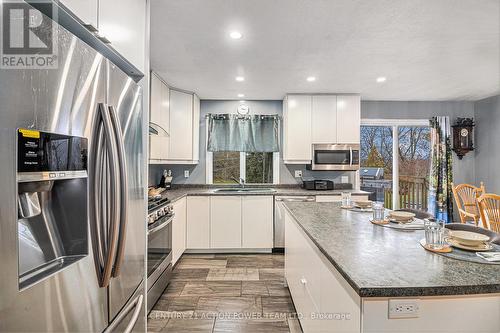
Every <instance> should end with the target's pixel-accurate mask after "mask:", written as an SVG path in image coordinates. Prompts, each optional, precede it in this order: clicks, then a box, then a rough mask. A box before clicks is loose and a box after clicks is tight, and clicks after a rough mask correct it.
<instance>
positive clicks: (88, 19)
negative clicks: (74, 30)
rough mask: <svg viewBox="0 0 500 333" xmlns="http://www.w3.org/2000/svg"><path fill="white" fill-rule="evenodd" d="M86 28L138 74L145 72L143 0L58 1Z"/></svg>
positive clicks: (144, 14) (145, 3) (145, 7)
mask: <svg viewBox="0 0 500 333" xmlns="http://www.w3.org/2000/svg"><path fill="white" fill-rule="evenodd" d="M60 1H61V2H62V3H63V5H65V6H66V7H67V8H68V9H69V10H70V11H71V12H72V13H73V14H74V15H75V16H77V17H78V18H79V19H80V21H82V22H83V24H85V25H89V26H92V28H91V29H92V30H93V29H97V32H96V34H97V35H98V36H100V37H104V38H106V39H107V40H109V41H110V42H111V47H113V48H114V49H115V50H116V51H118V53H120V54H121V55H122V56H123V57H124V58H125V59H127V60H128V61H129V62H130V63H131V64H133V65H134V66H135V67H137V69H139V70H140V71H141V72H143V73H144V72H145V69H146V16H147V2H146V1H144V0H60Z"/></svg>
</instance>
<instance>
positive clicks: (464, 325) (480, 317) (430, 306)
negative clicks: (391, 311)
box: [363, 294, 500, 333]
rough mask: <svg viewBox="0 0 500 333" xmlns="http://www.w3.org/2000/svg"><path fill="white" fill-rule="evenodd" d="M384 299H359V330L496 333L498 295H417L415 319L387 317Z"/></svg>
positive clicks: (375, 332)
mask: <svg viewBox="0 0 500 333" xmlns="http://www.w3.org/2000/svg"><path fill="white" fill-rule="evenodd" d="M412 299H415V298H412ZM388 302H389V299H387V298H382V299H381V298H379V299H370V298H364V299H363V332H366V333H378V332H411V333H417V332H418V333H420V332H440V333H445V332H446V333H452V332H453V333H456V332H468V333H479V332H481V333H498V332H500V295H499V294H491V295H470V296H467V295H465V296H434V297H421V298H419V299H418V304H419V316H418V318H404V319H389V318H388V314H387V311H388V308H389V306H388Z"/></svg>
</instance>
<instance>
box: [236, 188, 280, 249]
mask: <svg viewBox="0 0 500 333" xmlns="http://www.w3.org/2000/svg"><path fill="white" fill-rule="evenodd" d="M273 203H274V200H273V197H272V196H260V195H256V196H243V197H242V200H241V207H242V221H241V229H242V230H241V236H242V239H241V242H242V247H243V248H248V249H271V248H272V247H273Z"/></svg>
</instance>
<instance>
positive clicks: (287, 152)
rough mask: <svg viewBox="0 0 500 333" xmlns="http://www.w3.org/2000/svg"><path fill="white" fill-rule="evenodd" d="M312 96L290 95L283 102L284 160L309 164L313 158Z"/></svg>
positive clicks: (291, 162) (290, 162)
mask: <svg viewBox="0 0 500 333" xmlns="http://www.w3.org/2000/svg"><path fill="white" fill-rule="evenodd" d="M311 115H312V97H311V96H308V95H288V96H287V97H286V98H285V101H284V103H283V132H284V133H283V138H284V142H283V160H284V161H285V163H289V164H308V163H310V162H311V158H312V151H311V149H312V147H311V144H312V141H311V140H312V137H311V125H312V124H311V123H312V117H311Z"/></svg>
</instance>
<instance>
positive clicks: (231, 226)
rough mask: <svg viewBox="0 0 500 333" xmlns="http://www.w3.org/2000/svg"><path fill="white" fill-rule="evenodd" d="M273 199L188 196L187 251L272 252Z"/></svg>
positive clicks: (266, 197)
mask: <svg viewBox="0 0 500 333" xmlns="http://www.w3.org/2000/svg"><path fill="white" fill-rule="evenodd" d="M273 222H274V198H273V196H272V195H269V196H267V195H266V196H261V195H256V196H251V195H249V196H241V195H238V196H236V195H230V196H226V195H224V196H217V195H214V196H188V197H187V231H186V233H187V235H186V239H187V243H186V246H187V249H190V250H209V249H220V250H224V249H249V250H270V249H272V247H273V239H274V237H273V236H274V235H273V230H274V229H273Z"/></svg>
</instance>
